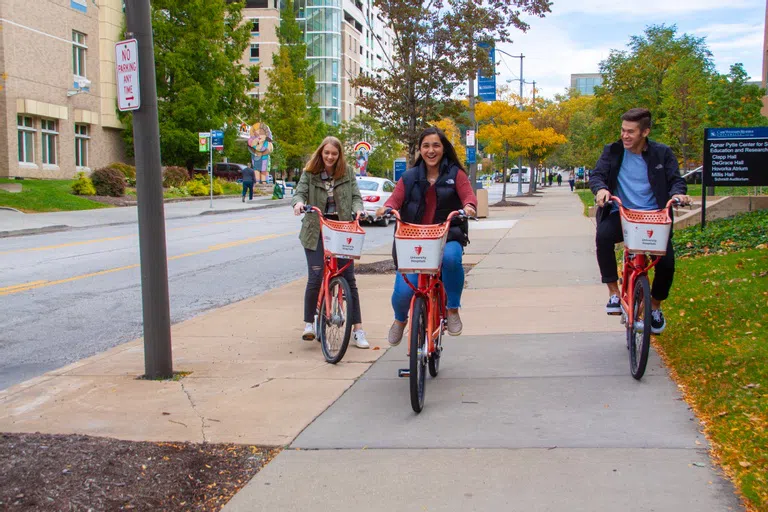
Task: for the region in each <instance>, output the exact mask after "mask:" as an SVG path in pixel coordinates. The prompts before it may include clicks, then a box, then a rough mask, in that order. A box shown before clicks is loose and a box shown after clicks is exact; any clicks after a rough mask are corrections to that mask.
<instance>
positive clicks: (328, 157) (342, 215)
mask: <svg viewBox="0 0 768 512" xmlns="http://www.w3.org/2000/svg"><path fill="white" fill-rule="evenodd" d="M292 205H293V213H294V214H295V215H301V214H302V213H303V209H304V206H305V205H308V206H314V207H316V208H319V209H320V210H321V211H322V212H323V213H324V214H325V217H326V218H330V219H334V220H340V221H351V220H354V218H355V215H356V214H360V215H365V208H364V206H363V199H362V196H361V195H360V189H358V187H357V179H355V173H354V171H352V170H347V164H346V162H345V160H344V150H343V149H342V146H341V142H340V141H339V139H337V138H336V137H326V138H325V139H324V140H323V142H322V143H321V144H320V146H319V147H318V148H317V149H316V150H315V152H314V154H313V155H312V157H311V158H310V159H309V162H308V163H307V165H306V167H304V171H303V172H302V173H301V178H299V183H298V185H297V186H296V193H295V194H294V196H293V201H292ZM299 240H301V245H302V246H303V247H304V254H305V255H306V258H307V287H306V290H305V292H304V322H305V326H304V332H303V333H302V335H301V337H302V339H304V340H314V339H315V338H316V337H317V333H316V332H315V314H316V308H317V297H318V295H319V293H320V286H321V284H322V282H323V265H324V264H325V254H324V252H323V237H322V236H321V233H320V219H318V218H317V215H315V214H308V215H305V216H304V218H303V219H302V222H301V232H300V233H299ZM340 266H341V265H340ZM343 276H344V278H345V279H346V280H347V282H348V283H349V288H350V290H351V291H352V300H351V302H352V307H351V308H350V321H351V322H352V332H353V340H354V342H355V346H357V347H358V348H368V347H369V346H370V345H369V343H368V340H367V339H366V337H365V331H363V323H362V316H361V311H360V294H359V292H358V289H357V281H356V280H355V265H354V263H352V264H351V265H350V266H349V267H348V268H347V270H345V271H344V274H343Z"/></svg>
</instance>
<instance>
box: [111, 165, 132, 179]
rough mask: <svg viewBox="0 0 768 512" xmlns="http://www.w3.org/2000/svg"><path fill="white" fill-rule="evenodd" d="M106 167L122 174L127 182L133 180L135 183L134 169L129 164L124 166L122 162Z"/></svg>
mask: <svg viewBox="0 0 768 512" xmlns="http://www.w3.org/2000/svg"><path fill="white" fill-rule="evenodd" d="M107 167H111V168H112V169H117V170H118V171H120V172H121V173H123V176H125V179H127V180H134V182H135V181H136V168H135V167H134V166H132V165H131V164H126V163H123V162H112V163H111V164H109V165H108V166H107Z"/></svg>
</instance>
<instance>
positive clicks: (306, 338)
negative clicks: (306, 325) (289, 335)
mask: <svg viewBox="0 0 768 512" xmlns="http://www.w3.org/2000/svg"><path fill="white" fill-rule="evenodd" d="M301 339H303V340H304V341H312V340H314V339H315V335H314V334H303V335H302V336H301Z"/></svg>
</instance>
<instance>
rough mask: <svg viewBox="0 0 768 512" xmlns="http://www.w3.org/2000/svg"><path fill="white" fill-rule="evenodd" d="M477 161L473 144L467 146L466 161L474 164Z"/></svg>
mask: <svg viewBox="0 0 768 512" xmlns="http://www.w3.org/2000/svg"><path fill="white" fill-rule="evenodd" d="M476 162H477V150H476V149H475V146H467V163H468V164H474V163H476Z"/></svg>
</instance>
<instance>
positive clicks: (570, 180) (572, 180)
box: [568, 171, 576, 192]
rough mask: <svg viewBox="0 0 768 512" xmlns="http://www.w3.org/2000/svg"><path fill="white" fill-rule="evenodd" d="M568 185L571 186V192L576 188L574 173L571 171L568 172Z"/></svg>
mask: <svg viewBox="0 0 768 512" xmlns="http://www.w3.org/2000/svg"><path fill="white" fill-rule="evenodd" d="M568 185H570V186H571V192H573V189H574V188H576V174H574V172H573V171H571V172H569V173H568Z"/></svg>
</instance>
